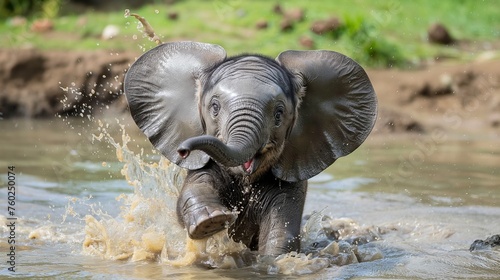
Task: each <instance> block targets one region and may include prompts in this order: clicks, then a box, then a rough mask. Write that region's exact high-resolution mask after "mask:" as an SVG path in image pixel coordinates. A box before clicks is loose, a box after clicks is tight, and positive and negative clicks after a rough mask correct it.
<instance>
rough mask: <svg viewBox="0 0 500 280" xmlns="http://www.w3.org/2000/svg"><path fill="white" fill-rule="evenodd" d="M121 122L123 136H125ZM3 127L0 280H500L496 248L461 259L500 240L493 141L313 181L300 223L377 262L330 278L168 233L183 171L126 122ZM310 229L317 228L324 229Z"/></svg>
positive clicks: (342, 170) (370, 162) (361, 157)
mask: <svg viewBox="0 0 500 280" xmlns="http://www.w3.org/2000/svg"><path fill="white" fill-rule="evenodd" d="M118 122H119V123H118ZM120 124H121V125H123V126H124V129H125V131H126V134H127V135H129V138H127V137H125V138H122V136H123V135H122V132H123V128H122V127H121V126H120ZM0 129H1V131H2V136H1V138H0V155H1V156H0V178H1V179H0V182H1V185H0V186H1V188H0V189H1V192H0V205H2V207H1V208H0V209H3V210H2V211H1V212H0V220H2V223H1V224H2V227H1V229H0V234H1V243H0V244H1V246H0V247H1V248H2V250H1V251H2V256H0V260H1V263H2V267H1V271H0V275H1V276H2V277H26V278H30V277H33V278H39V277H47V278H48V279H51V278H53V279H70V278H71V279H78V278H85V279H88V278H90V279H101V278H106V279H146V278H148V279H164V278H168V277H175V278H176V279H192V278H195V277H196V278H202V277H203V278H207V279H217V278H219V279H222V278H238V279H254V278H263V279H266V278H268V279H275V278H286V279H290V277H292V278H293V277H299V276H297V275H302V276H300V278H301V279H302V278H305V279H332V278H338V279H352V278H367V277H373V278H379V279H380V278H382V279H383V278H391V279H392V278H398V279H405V278H407V279H415V278H423V279H428V278H441V279H442V278H476V279H496V278H498V275H500V251H499V250H498V248H497V249H493V250H483V251H476V252H470V251H469V246H470V244H471V243H472V242H473V241H474V240H475V239H485V238H486V237H488V236H491V235H494V234H500V223H499V222H498V221H500V203H499V201H500V186H499V183H498V182H500V145H498V143H499V142H498V140H499V138H498V136H494V135H493V136H491V135H490V136H488V137H481V138H479V137H476V138H475V137H470V136H467V137H464V136H463V135H458V136H456V135H452V134H445V135H444V136H443V137H441V138H439V141H437V140H436V138H432V137H431V136H430V135H427V136H426V135H421V136H417V135H403V136H402V135H399V136H394V135H372V136H370V138H369V139H368V141H367V142H365V143H364V144H363V145H362V147H361V148H359V149H358V150H356V151H355V152H354V153H353V154H351V155H350V156H348V157H346V158H342V159H339V160H338V161H337V162H336V163H335V164H334V165H332V166H331V167H330V168H329V169H327V170H326V171H325V172H323V173H321V174H320V175H318V176H317V177H315V178H313V179H311V180H310V182H311V183H310V187H309V192H308V196H307V202H306V207H305V211H304V213H305V214H311V213H313V212H318V211H320V212H321V215H326V216H328V217H330V218H331V220H332V221H334V222H335V223H337V224H341V223H342V225H344V226H346V231H349V232H348V233H346V236H351V237H352V236H356V237H373V236H376V237H377V238H375V239H373V240H370V242H369V243H368V244H364V245H362V246H364V248H367V249H370V248H371V249H373V250H378V251H379V252H381V253H382V256H383V257H382V258H380V259H375V260H372V261H367V262H361V263H352V264H347V265H342V266H339V265H332V264H330V265H325V263H324V262H323V261H322V258H321V257H318V256H315V255H314V254H313V255H311V256H310V257H307V256H286V257H284V258H282V259H281V261H275V260H271V261H269V260H259V259H258V256H255V254H253V253H251V252H247V251H245V250H244V248H242V247H241V246H238V244H232V243H230V242H229V241H228V240H226V239H224V238H226V237H225V236H223V235H220V236H218V237H217V238H219V239H216V240H212V241H208V242H206V243H203V244H202V243H193V244H191V243H189V241H188V240H186V239H185V232H183V231H182V229H180V228H179V226H178V225H177V224H176V222H175V214H174V212H175V211H174V209H175V208H174V203H175V197H176V189H175V187H170V185H169V182H170V183H172V184H175V183H176V182H177V183H179V182H181V181H182V176H180V177H178V176H174V175H172V172H174V171H175V172H178V169H175V168H174V167H173V166H169V165H168V163H166V162H165V161H163V160H161V157H160V156H159V155H158V154H156V153H153V152H152V151H151V146H150V145H149V143H148V142H147V140H145V139H144V136H143V135H142V134H140V132H138V131H137V129H136V128H135V126H134V125H133V124H132V123H131V122H130V119H128V118H127V117H122V118H121V119H120V120H119V121H117V120H114V119H107V120H103V121H102V122H101V123H100V124H99V122H98V121H90V120H88V119H53V120H1V121H0ZM101 133H104V134H105V133H108V134H109V135H111V136H112V137H113V139H114V142H113V141H111V142H110V141H107V140H106V139H107V138H106V137H105V136H103V137H102V138H100V139H101V141H98V140H96V139H93V138H95V137H93V136H92V135H93V134H94V135H95V136H100V134H101ZM98 138H99V137H98ZM124 143H125V144H126V145H125V146H124ZM124 147H125V148H124ZM141 150H142V153H141ZM120 160H121V161H120ZM124 165H126V166H127V168H126V169H125V170H123V171H122V169H123V167H124ZM8 166H15V172H16V200H15V202H16V205H15V208H16V217H18V220H17V221H16V245H17V246H16V272H15V273H13V272H10V271H8V270H7V266H6V265H5V263H6V260H7V256H6V254H5V253H4V252H8V250H9V248H8V245H7V240H8V236H9V229H8V228H7V227H6V226H4V225H6V224H7V220H6V218H7V217H8V214H7V211H6V210H7V209H6V207H7V200H8V199H7V188H6V186H7V167H8ZM172 168H173V169H172ZM2 169H3V170H2ZM172 170H173V171H172ZM176 170H177V171H176ZM180 172H182V171H180ZM312 225H313V228H314V229H317V226H319V225H320V223H319V222H318V223H317V224H312ZM314 226H316V227H314ZM314 233H315V232H308V233H306V234H305V235H306V237H307V238H308V240H309V241H308V242H311V240H312V241H315V240H316V239H317V240H316V241H318V242H319V241H321V240H319V239H320V237H316V236H315V235H314ZM315 238H316V239H315ZM362 246H360V248H361V247H362ZM223 247H224V248H223ZM167 249H168V250H167ZM155 252H156V253H155ZM160 252H161V253H160ZM285 266H286V268H285ZM207 267H217V268H213V269H209V268H207ZM290 275H291V276H290ZM294 275H295V276H294Z"/></svg>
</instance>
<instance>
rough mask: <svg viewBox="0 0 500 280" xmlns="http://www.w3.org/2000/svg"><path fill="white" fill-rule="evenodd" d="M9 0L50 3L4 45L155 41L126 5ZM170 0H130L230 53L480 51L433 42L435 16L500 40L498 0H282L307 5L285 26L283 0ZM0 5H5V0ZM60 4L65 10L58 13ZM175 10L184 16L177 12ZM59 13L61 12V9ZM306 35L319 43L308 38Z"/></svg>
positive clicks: (161, 30)
mask: <svg viewBox="0 0 500 280" xmlns="http://www.w3.org/2000/svg"><path fill="white" fill-rule="evenodd" d="M0 1H2V0H0ZM6 1H7V2H9V3H10V2H12V3H18V4H19V6H16V7H14V8H13V9H16V11H21V10H22V11H25V10H26V9H27V8H26V6H23V5H25V4H24V3H28V2H29V3H44V4H43V5H42V6H38V7H37V9H38V10H39V11H43V12H39V13H36V12H33V11H31V12H29V13H27V14H25V15H27V23H26V24H24V25H13V24H11V20H10V19H7V20H4V21H3V22H0V42H2V46H1V47H4V48H17V47H24V46H33V47H37V48H41V49H60V50H68V49H80V50H96V49H106V50H109V51H111V52H117V51H123V50H132V51H136V52H142V51H145V50H147V49H150V48H152V47H154V46H155V43H154V42H150V41H148V40H147V39H146V38H145V37H146V35H144V34H143V33H141V31H140V30H141V28H140V27H138V21H137V20H136V19H135V18H133V17H125V16H124V9H121V8H120V9H119V10H115V11H111V12H110V11H107V12H104V11H102V12H101V11H89V12H86V13H80V12H78V13H77V12H76V11H71V10H70V9H67V8H65V6H64V5H65V4H66V3H67V1H63V0H47V1H35V0H31V1H28V0H24V1H14V0H10V1H9V0H3V2H0V3H6ZM164 2H165V1H154V3H156V4H147V5H144V6H142V7H140V8H137V9H135V8H131V12H133V13H138V14H140V15H141V16H143V17H145V18H146V19H147V20H148V22H149V23H150V24H151V25H152V26H153V28H154V29H155V32H156V34H158V35H159V36H160V38H161V40H162V41H163V42H168V41H174V40H194V41H203V42H209V43H214V44H220V45H221V46H223V47H224V48H225V49H226V50H227V51H228V53H229V55H234V54H238V53H262V54H265V55H269V56H273V57H274V56H276V55H278V54H279V53H280V52H281V51H283V50H286V49H310V48H314V49H329V50H335V51H339V52H342V53H344V54H346V55H349V56H351V57H353V58H354V59H356V60H357V61H358V62H360V63H361V64H364V65H369V66H378V67H380V66H383V67H391V66H404V65H408V64H411V63H418V62H420V61H422V60H426V59H433V58H435V57H452V58H460V59H463V58H465V59H467V58H468V57H473V56H475V55H477V51H480V49H481V48H482V47H479V49H478V48H472V50H471V48H463V47H460V46H440V45H433V44H430V43H429V42H428V41H427V37H426V36H427V35H426V34H427V33H426V32H427V28H428V27H429V26H430V25H431V24H433V23H435V22H441V23H443V24H444V25H445V26H447V27H448V28H449V30H450V32H451V34H452V35H453V36H454V37H455V38H457V39H458V40H459V42H465V44H475V45H479V46H481V42H484V49H487V46H488V45H487V44H488V42H492V41H499V40H500V20H499V19H500V9H497V5H498V3H497V1H495V0H484V1H479V0H478V1H476V0H441V1H433V0H418V1H398V0H383V1H370V0H336V1H315V0H311V1H300V0H289V1H283V2H282V3H281V7H282V9H283V11H284V13H286V12H287V11H290V10H292V9H296V8H300V9H302V10H303V11H305V16H304V18H303V20H301V21H297V22H294V23H293V24H292V27H291V28H290V29H287V30H286V31H281V29H280V24H281V23H282V20H283V15H280V14H277V13H276V12H275V11H273V7H274V6H275V5H276V4H277V3H278V2H273V1H265V0H260V1H244V0H215V1H203V0H183V1H170V2H173V4H163V3H164ZM22 3H23V4H22ZM21 4H22V5H21ZM26 5H27V4H26ZM38 5H39V4H38ZM1 7H2V9H3V8H4V7H5V5H2V6H1ZM30 7H31V6H30ZM31 9H33V8H31ZM60 10H64V11H65V13H59V11H60ZM2 12H3V10H2ZM16 13H21V12H16ZM23 13H24V12H22V13H21V14H23ZM173 13H175V14H176V15H177V16H176V17H173V16H172V14H173ZM57 14H59V16H57V17H56V15H57ZM332 16H335V17H338V18H339V19H340V21H341V23H342V25H341V27H340V28H339V29H338V30H337V31H335V32H334V33H331V34H322V35H318V34H315V33H314V32H312V31H311V24H312V23H313V22H314V21H317V20H320V19H325V18H328V17H332ZM40 17H49V18H52V19H53V22H54V28H53V30H52V31H50V32H48V33H34V32H32V31H31V30H30V24H31V23H32V22H33V21H34V20H36V19H37V18H40ZM259 21H265V22H266V24H267V28H262V29H258V28H256V24H257V22H259ZM107 25H116V26H117V27H118V28H119V29H120V33H119V35H118V36H116V37H115V38H114V39H111V40H103V39H102V38H101V33H102V31H103V29H104V28H105V27H106V26H107ZM303 38H306V39H307V40H308V42H309V43H310V44H313V46H312V47H311V46H306V45H304V44H303V43H301V39H303Z"/></svg>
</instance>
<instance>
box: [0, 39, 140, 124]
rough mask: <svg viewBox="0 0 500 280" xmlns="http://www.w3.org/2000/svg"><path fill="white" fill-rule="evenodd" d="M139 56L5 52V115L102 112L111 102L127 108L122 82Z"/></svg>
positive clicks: (0, 71)
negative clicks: (131, 64) (123, 97)
mask: <svg viewBox="0 0 500 280" xmlns="http://www.w3.org/2000/svg"><path fill="white" fill-rule="evenodd" d="M134 59H135V55H133V54H127V53H120V54H118V53H110V52H105V51H102V52H54V51H43V52H42V51H38V50H33V49H26V50H0V84H1V85H2V86H1V87H0V113H1V114H2V115H0V116H1V117H3V118H9V117H28V118H34V117H54V116H56V114H70V115H79V114H85V115H86V114H97V113H99V112H102V110H103V109H104V108H106V106H109V105H110V104H115V105H116V104H122V105H121V106H123V108H125V104H124V103H123V102H120V101H123V100H122V96H121V92H122V90H121V89H122V81H123V77H124V75H125V71H126V69H128V67H129V65H130V63H132V62H133V61H134ZM117 102H118V103H117Z"/></svg>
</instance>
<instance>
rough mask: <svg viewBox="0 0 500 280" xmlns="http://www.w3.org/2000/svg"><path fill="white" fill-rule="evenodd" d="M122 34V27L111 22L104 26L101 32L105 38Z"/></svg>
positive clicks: (108, 38) (109, 38)
mask: <svg viewBox="0 0 500 280" xmlns="http://www.w3.org/2000/svg"><path fill="white" fill-rule="evenodd" d="M118 34H120V28H119V27H118V26H116V25H113V24H109V25H106V27H104V29H103V30H102V33H101V38H102V39H103V40H111V39H113V38H115V37H116V36H118Z"/></svg>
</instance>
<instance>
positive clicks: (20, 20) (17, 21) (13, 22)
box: [9, 16, 27, 27]
mask: <svg viewBox="0 0 500 280" xmlns="http://www.w3.org/2000/svg"><path fill="white" fill-rule="evenodd" d="M26 22H27V20H26V18H25V17H21V16H15V17H13V18H11V19H10V20H9V24H10V26H14V27H18V26H23V25H25V24H26Z"/></svg>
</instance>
